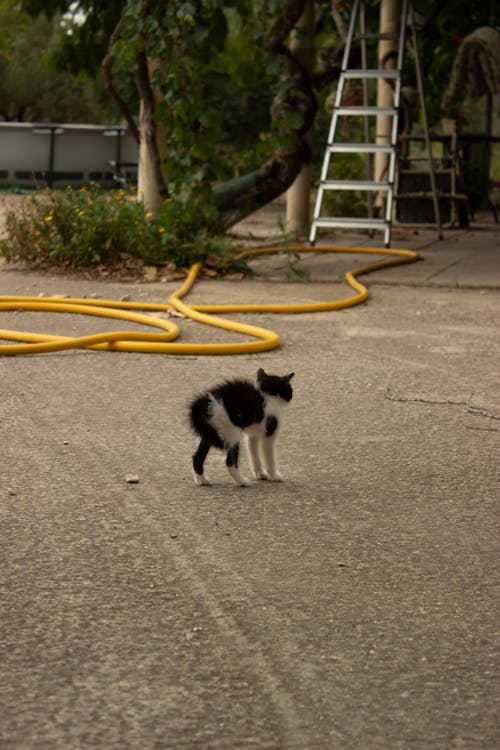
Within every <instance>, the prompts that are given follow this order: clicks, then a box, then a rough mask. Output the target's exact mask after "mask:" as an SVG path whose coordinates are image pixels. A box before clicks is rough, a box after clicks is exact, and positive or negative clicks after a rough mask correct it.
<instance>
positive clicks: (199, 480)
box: [193, 471, 212, 487]
mask: <svg viewBox="0 0 500 750" xmlns="http://www.w3.org/2000/svg"><path fill="white" fill-rule="evenodd" d="M193 478H194V483H195V484H196V485H197V486H198V487H210V485H211V484H212V483H211V482H210V481H209V480H208V479H207V477H206V476H205V474H197V473H196V472H195V471H193Z"/></svg>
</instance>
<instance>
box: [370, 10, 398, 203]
mask: <svg viewBox="0 0 500 750" xmlns="http://www.w3.org/2000/svg"><path fill="white" fill-rule="evenodd" d="M399 17H400V7H399V0H382V2H381V3H380V24H379V31H380V33H381V34H394V33H397V32H398V29H399ZM397 50H398V48H397V42H396V40H393V39H381V40H380V42H379V46H378V60H379V68H395V67H396V58H397ZM393 102H394V92H393V89H392V88H391V86H390V85H389V83H388V82H387V81H384V80H383V79H381V78H380V79H379V80H378V82H377V107H393V106H394V104H393ZM392 121H393V118H392V117H390V116H387V115H377V126H376V127H377V141H376V142H377V143H380V144H383V145H387V144H389V143H390V141H391V129H392ZM388 170H389V154H380V153H377V154H375V180H376V181H378V182H387V179H388ZM384 197H385V194H381V193H378V194H377V196H376V198H375V205H376V206H377V207H378V208H381V207H382V204H383V201H384Z"/></svg>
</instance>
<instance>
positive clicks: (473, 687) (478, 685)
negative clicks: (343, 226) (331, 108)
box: [0, 217, 500, 750]
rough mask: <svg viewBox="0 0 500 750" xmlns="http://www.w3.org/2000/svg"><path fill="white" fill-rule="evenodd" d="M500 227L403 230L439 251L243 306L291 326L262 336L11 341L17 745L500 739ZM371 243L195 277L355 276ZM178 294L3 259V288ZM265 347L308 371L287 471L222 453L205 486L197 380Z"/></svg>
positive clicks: (344, 744) (287, 449) (8, 461)
mask: <svg viewBox="0 0 500 750" xmlns="http://www.w3.org/2000/svg"><path fill="white" fill-rule="evenodd" d="M257 218H258V217H257ZM259 220H260V219H259ZM254 221H256V219H254ZM249 227H250V229H252V225H251V223H250V225H247V227H246V229H247V230H248V228H249ZM496 229H497V228H496V226H495V225H491V224H490V225H485V226H484V227H483V226H481V227H477V228H474V227H473V228H472V229H471V230H470V231H469V232H455V231H451V232H447V233H446V234H445V240H444V242H435V241H434V238H433V236H432V234H430V233H425V232H421V233H419V235H410V234H407V235H403V233H398V236H397V237H395V241H394V243H393V244H394V246H396V247H399V246H401V247H422V248H423V249H422V250H421V252H422V255H423V258H424V259H423V260H422V261H421V262H420V263H418V264H414V265H411V266H403V267H400V268H394V269H389V270H384V271H380V272H379V273H377V274H374V275H373V276H368V277H366V283H367V285H368V286H369V288H370V292H371V297H370V300H369V301H368V303H367V304H365V305H363V306H359V307H356V308H351V309H349V310H342V311H338V312H334V313H320V314H304V315H297V316H271V315H255V316H249V318H248V317H244V316H236V317H240V318H242V319H245V320H247V319H251V320H252V321H255V322H256V323H257V324H258V325H264V326H266V327H269V328H273V329H275V330H278V331H279V332H280V334H281V335H282V339H283V345H282V347H281V348H280V349H279V350H277V351H274V352H269V353H267V354H261V355H248V356H241V357H229V358H217V357H193V358H181V357H168V356H160V355H145V354H144V355H142V354H118V353H114V354H112V353H102V352H90V351H69V352H65V353H61V354H52V355H41V356H31V357H18V358H7V357H5V358H0V375H1V378H0V419H1V425H2V432H1V443H2V460H1V463H0V498H1V501H2V502H1V505H0V514H1V521H0V523H1V529H2V531H1V534H2V545H1V547H0V555H1V568H0V569H1V574H0V576H1V579H2V588H1V594H0V597H1V601H0V621H1V633H0V653H1V658H0V672H1V675H0V749H1V750H47V748H50V749H51V750H59V749H60V750H114V749H115V748H116V750H153V749H154V750H181V749H183V748H185V749H186V750H191V749H195V748H199V749H200V750H207V749H210V748H213V749H214V750H224V749H225V748H227V749H228V750H250V749H257V750H330V749H331V748H338V749H339V750H359V748H367V749H370V750H372V749H373V750H378V749H380V750H406V749H407V748H415V749H416V750H443V749H444V748H446V749H448V748H449V749H453V750H479V749H480V750H493V749H494V748H497V747H498V745H499V742H500V734H499V729H498V701H497V695H498V673H497V668H498V640H497V632H498V615H499V613H498V536H497V533H496V530H495V524H496V519H497V500H498V443H499V439H498V438H499V428H500V422H499V418H500V411H499V406H498V405H499V399H498V395H499V389H498V373H499V372H500V346H499V335H498V331H499V325H498V324H499V294H498V290H499V288H500V267H499V262H498V259H499V244H498V232H497V231H496ZM252 231H253V229H252ZM267 231H269V226H268V229H267ZM336 241H338V242H344V243H345V238H342V239H341V240H339V238H338V237H337V238H336ZM360 242H363V244H365V242H364V241H363V240H360V238H359V237H358V238H353V240H352V244H360ZM358 261H361V262H364V261H363V260H362V259H358V258H346V257H345V256H342V257H338V256H321V257H320V256H308V257H307V259H306V260H304V261H303V262H302V263H303V265H305V266H306V267H307V270H308V273H309V275H310V277H311V278H312V279H313V280H314V282H315V283H311V284H303V283H300V282H298V281H296V280H292V281H290V280H287V273H288V271H289V270H290V269H289V264H288V262H287V260H286V258H283V257H278V258H272V259H268V258H265V259H260V260H259V261H254V264H255V267H256V268H258V270H259V271H260V272H261V274H262V275H261V276H260V277H257V278H256V279H254V280H245V281H243V282H240V283H228V282H224V281H220V280H216V281H209V282H203V283H202V284H200V285H198V286H197V287H196V288H195V289H194V290H193V293H192V295H190V298H189V299H190V300H191V301H193V302H194V301H199V302H212V301H215V300H217V301H228V302H229V301H232V300H238V301H243V300H245V301H249V302H258V301H260V300H266V301H267V300H269V299H273V301H274V300H284V301H287V300H290V301H301V300H304V301H306V300H309V299H315V300H321V299H325V298H329V299H333V298H338V297H341V296H343V295H344V296H345V295H346V294H347V292H346V291H345V289H344V287H343V285H342V284H341V283H340V281H339V279H340V277H341V275H342V273H343V271H344V270H345V268H346V267H347V268H352V267H353V265H356V264H357V263H358ZM174 288H176V285H175V284H174V285H169V284H135V285H130V284H129V285H126V284H116V283H104V282H97V281H88V280H86V281H78V280H76V279H64V278H61V277H52V276H47V275H42V274H36V273H32V272H25V271H20V270H11V269H9V267H6V266H3V267H2V268H0V294H33V295H38V294H44V295H50V294H69V295H71V296H85V295H87V296H89V297H90V296H99V297H106V298H111V299H120V297H122V296H123V295H125V294H128V295H130V296H131V297H132V298H133V299H140V300H151V301H159V300H160V301H161V300H163V299H165V298H166V297H167V296H168V294H169V293H170V292H171V291H173V289H174ZM113 325H115V324H113ZM117 325H118V324H117ZM181 326H182V329H183V337H185V338H186V339H189V340H194V339H197V340H202V339H203V340H206V339H209V340H213V339H214V337H222V338H224V337H226V336H227V335H228V334H227V333H224V332H218V331H214V330H209V331H207V330H205V329H200V328H199V327H197V326H195V324H194V323H191V322H189V321H181ZM2 327H4V328H23V329H24V328H25V329H30V330H40V331H49V330H50V331H57V332H61V333H65V334H68V335H75V334H79V333H82V334H83V333H86V332H90V331H94V330H103V329H105V328H106V327H107V324H106V322H103V321H94V320H90V319H87V318H83V317H79V316H73V317H72V316H56V315H47V316H40V315H37V314H35V313H19V314H17V313H15V312H9V313H3V314H2ZM127 327H130V326H129V325H128V326H127ZM260 366H263V367H265V368H266V369H269V370H271V371H273V370H274V371H277V372H285V371H289V370H292V369H293V370H295V372H296V375H295V378H294V388H295V395H294V400H293V401H292V403H291V405H290V409H289V414H288V415H287V418H286V420H285V423H284V425H283V430H282V434H281V438H280V444H279V445H280V457H281V465H282V471H283V474H284V476H285V481H284V482H283V483H281V484H275V483H273V484H270V483H264V482H261V483H259V484H255V485H254V486H252V487H250V488H236V487H235V486H234V485H232V484H231V480H230V479H229V477H228V475H227V472H226V470H225V467H224V462H223V458H222V456H221V455H220V454H219V455H217V454H215V453H214V454H213V455H211V456H210V457H209V459H208V471H209V473H210V475H211V478H212V479H213V481H214V485H213V486H212V487H202V488H199V487H195V485H194V483H193V482H192V479H191V475H190V455H191V452H192V447H193V439H192V436H191V435H190V433H189V429H188V427H187V424H186V420H185V404H186V401H187V399H188V398H189V397H190V396H191V394H192V393H193V392H194V391H196V390H198V389H200V388H203V387H204V386H205V385H207V384H212V383H213V382H215V381H217V380H218V379H220V378H221V376H233V375H248V376H251V375H253V373H254V372H255V371H256V370H257V368H258V367H260ZM129 474H133V475H136V476H137V477H138V478H139V481H138V482H137V483H133V484H132V483H129V482H127V481H126V477H127V475H129Z"/></svg>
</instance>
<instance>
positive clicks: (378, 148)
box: [328, 143, 394, 154]
mask: <svg viewBox="0 0 500 750" xmlns="http://www.w3.org/2000/svg"><path fill="white" fill-rule="evenodd" d="M328 150H329V151H330V153H344V154H356V153H357V154H376V153H379V154H391V153H392V152H393V151H394V146H391V145H388V144H382V143H334V144H332V145H331V146H328Z"/></svg>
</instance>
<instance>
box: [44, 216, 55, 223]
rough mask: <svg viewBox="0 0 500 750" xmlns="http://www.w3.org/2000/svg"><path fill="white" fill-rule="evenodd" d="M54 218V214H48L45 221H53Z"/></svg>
mask: <svg viewBox="0 0 500 750" xmlns="http://www.w3.org/2000/svg"><path fill="white" fill-rule="evenodd" d="M53 218H54V217H53V216H46V217H45V219H44V221H46V222H49V221H52V219H53Z"/></svg>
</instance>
